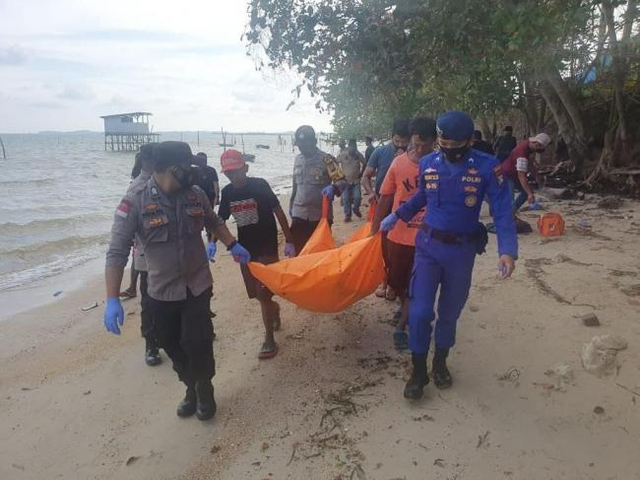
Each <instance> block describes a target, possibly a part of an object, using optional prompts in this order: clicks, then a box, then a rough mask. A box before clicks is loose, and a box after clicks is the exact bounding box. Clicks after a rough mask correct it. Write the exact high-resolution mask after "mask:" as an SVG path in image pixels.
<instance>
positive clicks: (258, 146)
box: [256, 143, 271, 150]
mask: <svg viewBox="0 0 640 480" xmlns="http://www.w3.org/2000/svg"><path fill="white" fill-rule="evenodd" d="M256 148H262V149H263V150H269V149H270V148H271V147H270V146H269V145H265V144H264V143H258V144H256Z"/></svg>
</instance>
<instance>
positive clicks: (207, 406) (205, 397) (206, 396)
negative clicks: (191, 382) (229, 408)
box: [196, 380, 217, 421]
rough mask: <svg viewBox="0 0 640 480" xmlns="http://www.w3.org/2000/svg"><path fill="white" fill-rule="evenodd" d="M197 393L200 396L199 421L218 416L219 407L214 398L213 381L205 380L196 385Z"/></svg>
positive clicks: (197, 412)
mask: <svg viewBox="0 0 640 480" xmlns="http://www.w3.org/2000/svg"><path fill="white" fill-rule="evenodd" d="M196 393H197V396H198V408H197V410H196V417H198V420H203V421H204V420H209V419H210V418H213V416H214V415H215V414H216V410H217V406H216V401H215V399H214V398H213V385H211V380H205V381H201V382H198V383H197V384H196Z"/></svg>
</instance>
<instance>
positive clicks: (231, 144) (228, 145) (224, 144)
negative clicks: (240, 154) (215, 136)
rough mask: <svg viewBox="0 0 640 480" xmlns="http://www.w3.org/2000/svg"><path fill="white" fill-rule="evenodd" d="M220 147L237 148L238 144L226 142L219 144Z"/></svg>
mask: <svg viewBox="0 0 640 480" xmlns="http://www.w3.org/2000/svg"><path fill="white" fill-rule="evenodd" d="M218 145H220V146H221V147H225V148H227V147H235V146H236V144H235V143H224V142H218Z"/></svg>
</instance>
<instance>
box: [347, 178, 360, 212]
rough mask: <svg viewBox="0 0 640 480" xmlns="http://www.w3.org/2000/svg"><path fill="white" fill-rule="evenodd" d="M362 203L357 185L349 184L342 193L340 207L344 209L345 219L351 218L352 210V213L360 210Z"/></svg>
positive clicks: (358, 185)
mask: <svg viewBox="0 0 640 480" xmlns="http://www.w3.org/2000/svg"><path fill="white" fill-rule="evenodd" d="M361 202H362V191H361V190H360V184H359V183H352V184H349V186H348V187H347V189H346V190H345V191H344V192H342V206H343V207H344V214H345V215H346V216H347V217H350V216H351V212H352V208H353V212H357V211H359V210H360V203H361Z"/></svg>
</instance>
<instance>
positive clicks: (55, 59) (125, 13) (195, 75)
mask: <svg viewBox="0 0 640 480" xmlns="http://www.w3.org/2000/svg"><path fill="white" fill-rule="evenodd" d="M246 22H247V14H246V4H245V1H244V0H231V1H223V0H208V1H207V0H202V1H196V0H182V1H181V2H180V3H179V4H175V2H164V1H158V0H154V1H151V0H136V1H131V0H112V1H110V2H101V3H98V2H89V1H86V2H78V1H77V0H57V1H56V2H50V1H46V0H23V1H21V2H0V75H1V76H2V78H3V93H4V96H5V100H6V101H5V102H4V105H3V115H2V116H0V132H1V131H38V130H51V129H60V130H76V129H94V130H99V129H101V128H102V123H101V120H100V119H99V116H100V115H104V114H109V113H117V112H118V111H124V110H146V111H151V112H153V113H154V117H153V120H154V123H155V129H156V131H157V130H195V129H210V130H217V129H219V128H220V125H224V127H225V128H226V129H228V130H235V131H240V130H267V131H275V130H290V129H294V128H295V127H297V126H298V125H299V124H301V123H311V124H314V125H315V126H317V128H318V129H320V130H328V129H329V128H330V127H329V118H328V116H326V115H321V114H319V113H318V112H317V111H316V110H315V108H314V106H313V105H314V103H315V101H311V100H310V99H309V98H308V96H305V95H303V97H302V98H301V99H300V100H299V101H298V103H297V104H296V105H295V106H294V107H293V108H292V109H290V110H289V111H286V110H285V109H286V107H287V105H288V104H289V102H290V101H291V99H292V98H293V96H292V94H291V90H292V88H294V87H295V85H296V84H297V83H298V82H299V81H298V80H297V79H296V78H295V77H294V76H293V75H292V74H285V73H283V72H279V73H278V74H275V73H274V72H257V71H256V69H255V63H254V59H252V58H251V57H250V56H247V55H246V52H245V48H244V45H243V43H242V42H241V40H240V37H241V35H242V33H243V31H244V28H245V25H246ZM2 45H10V46H11V47H6V48H4V49H3V48H2ZM3 60H5V61H3ZM56 108H59V110H58V111H56V114H55V115H52V110H54V111H55V109H56ZM9 119H10V120H9Z"/></svg>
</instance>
